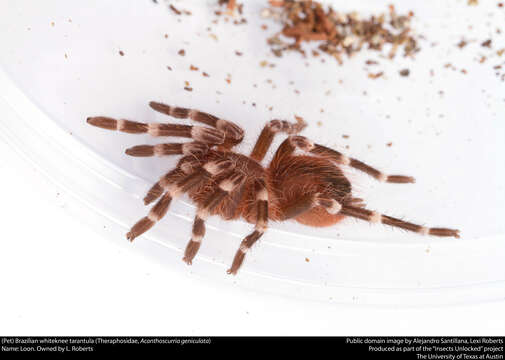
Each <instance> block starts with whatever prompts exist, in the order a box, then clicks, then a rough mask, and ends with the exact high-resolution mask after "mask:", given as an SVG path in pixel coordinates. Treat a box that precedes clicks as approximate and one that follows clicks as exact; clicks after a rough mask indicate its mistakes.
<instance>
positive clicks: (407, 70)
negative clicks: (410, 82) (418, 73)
mask: <svg viewBox="0 0 505 360" xmlns="http://www.w3.org/2000/svg"><path fill="white" fill-rule="evenodd" d="M409 74H410V70H409V69H402V70H400V75H401V76H409Z"/></svg>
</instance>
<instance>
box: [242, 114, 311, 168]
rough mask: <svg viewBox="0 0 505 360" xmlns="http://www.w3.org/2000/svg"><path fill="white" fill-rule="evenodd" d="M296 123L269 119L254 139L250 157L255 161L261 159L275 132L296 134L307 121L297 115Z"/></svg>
mask: <svg viewBox="0 0 505 360" xmlns="http://www.w3.org/2000/svg"><path fill="white" fill-rule="evenodd" d="M296 121H297V122H296V123H291V122H289V121H286V120H271V121H269V122H268V123H267V124H266V125H265V127H264V128H263V130H262V131H261V133H260V136H259V137H258V140H256V144H255V145H254V148H253V150H252V152H251V155H250V156H251V158H253V159H254V160H256V161H261V160H263V158H264V157H265V155H266V153H267V151H268V149H269V148H270V145H272V141H273V140H274V137H275V134H277V133H285V134H289V135H294V134H298V133H299V132H300V131H302V130H303V129H304V128H305V127H306V126H307V123H305V122H304V121H303V119H302V118H300V117H297V118H296Z"/></svg>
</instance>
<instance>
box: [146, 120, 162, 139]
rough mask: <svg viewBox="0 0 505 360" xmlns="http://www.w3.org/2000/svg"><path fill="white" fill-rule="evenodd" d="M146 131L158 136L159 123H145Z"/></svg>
mask: <svg viewBox="0 0 505 360" xmlns="http://www.w3.org/2000/svg"><path fill="white" fill-rule="evenodd" d="M147 133H148V134H149V135H151V136H159V135H160V124H158V123H150V124H147Z"/></svg>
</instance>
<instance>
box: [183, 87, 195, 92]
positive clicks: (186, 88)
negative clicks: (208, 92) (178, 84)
mask: <svg viewBox="0 0 505 360" xmlns="http://www.w3.org/2000/svg"><path fill="white" fill-rule="evenodd" d="M184 90H186V91H193V88H192V87H189V86H184Z"/></svg>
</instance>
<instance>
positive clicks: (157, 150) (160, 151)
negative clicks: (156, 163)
mask: <svg viewBox="0 0 505 360" xmlns="http://www.w3.org/2000/svg"><path fill="white" fill-rule="evenodd" d="M153 151H154V155H156V156H162V155H163V144H158V145H154V150H153Z"/></svg>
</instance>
